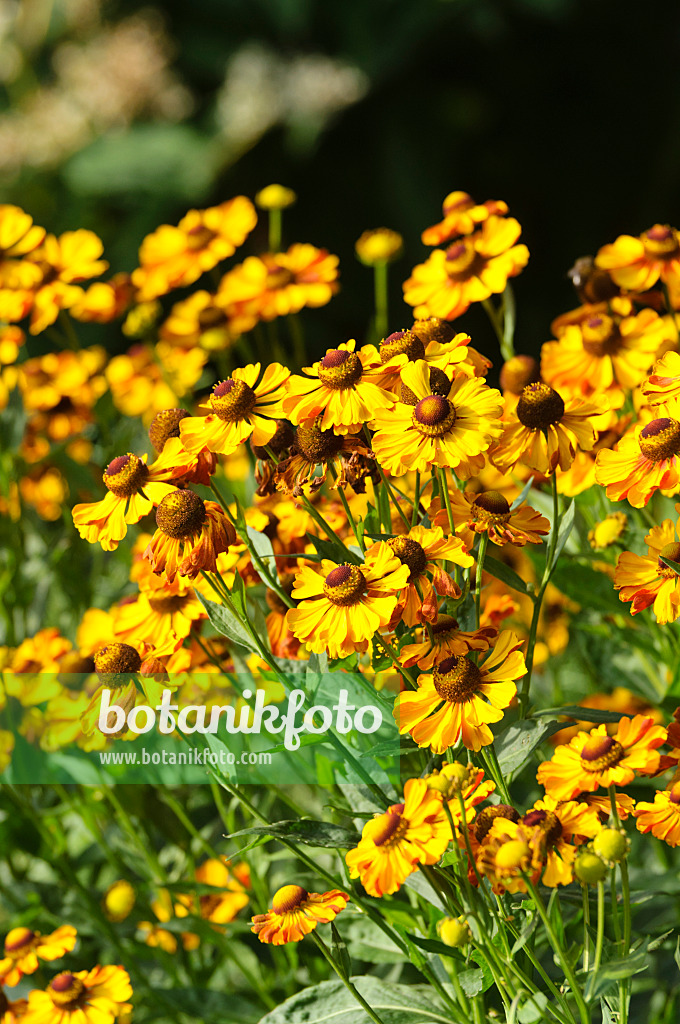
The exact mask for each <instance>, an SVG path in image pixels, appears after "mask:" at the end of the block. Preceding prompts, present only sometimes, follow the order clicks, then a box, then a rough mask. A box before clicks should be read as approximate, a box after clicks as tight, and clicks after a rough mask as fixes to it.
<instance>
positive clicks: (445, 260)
mask: <svg viewBox="0 0 680 1024" xmlns="http://www.w3.org/2000/svg"><path fill="white" fill-rule="evenodd" d="M521 231H522V229H521V227H520V225H519V223H518V221H516V220H515V219H514V217H507V218H506V217H498V216H491V217H489V218H488V219H487V220H485V221H484V222H483V224H482V227H481V230H479V231H476V232H475V233H474V234H472V235H467V236H465V237H463V238H460V239H459V240H458V241H456V242H454V243H453V244H452V245H450V246H449V248H448V249H435V250H434V252H433V253H432V254H431V255H430V256H429V257H428V259H427V260H426V262H425V263H421V264H419V265H418V266H416V267H414V268H413V272H412V275H411V277H410V278H409V279H408V280H407V281H405V282H404V301H405V302H407V303H408V304H409V306H415V315H416V316H417V317H428V316H437V317H442V318H443V319H444V320H455V319H456V317H459V316H462V314H463V313H464V312H465V311H466V310H467V309H468V307H469V306H470V304H471V303H472V302H483V301H484V299H488V298H489V296H490V295H494V294H498V293H500V292H502V291H503V289H504V288H505V286H506V284H507V281H508V278H509V277H515V276H516V275H517V274H519V272H520V270H522V268H523V267H524V266H526V264H527V261H528V259H529V250H528V249H527V247H526V246H525V245H515V242H516V241H517V239H518V238H519V236H520V234H521Z"/></svg>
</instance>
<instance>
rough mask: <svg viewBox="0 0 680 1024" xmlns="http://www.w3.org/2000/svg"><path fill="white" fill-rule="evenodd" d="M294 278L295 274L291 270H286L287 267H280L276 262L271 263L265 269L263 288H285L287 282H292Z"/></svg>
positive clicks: (272, 289)
mask: <svg viewBox="0 0 680 1024" xmlns="http://www.w3.org/2000/svg"><path fill="white" fill-rule="evenodd" d="M294 280H295V275H294V274H293V273H292V271H290V270H288V268H287V267H280V266H279V265H278V264H277V263H273V264H272V266H271V267H270V268H269V270H268V271H267V277H266V278H265V288H267V289H268V290H269V291H273V292H275V291H278V290H279V289H280V288H287V287H288V285H289V284H292V283H293V281H294Z"/></svg>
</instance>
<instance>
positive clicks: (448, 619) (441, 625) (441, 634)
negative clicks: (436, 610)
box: [432, 615, 458, 640]
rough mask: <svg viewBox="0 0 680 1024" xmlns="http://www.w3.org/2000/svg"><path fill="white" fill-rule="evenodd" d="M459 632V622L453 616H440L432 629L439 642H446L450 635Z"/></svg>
mask: <svg viewBox="0 0 680 1024" xmlns="http://www.w3.org/2000/svg"><path fill="white" fill-rule="evenodd" d="M457 632H458V620H457V619H454V617H453V615H440V616H439V618H438V619H437V621H436V622H435V624H434V626H433V627H432V633H433V635H434V636H436V637H437V639H438V640H445V639H446V638H447V637H448V636H449V635H450V634H453V633H457Z"/></svg>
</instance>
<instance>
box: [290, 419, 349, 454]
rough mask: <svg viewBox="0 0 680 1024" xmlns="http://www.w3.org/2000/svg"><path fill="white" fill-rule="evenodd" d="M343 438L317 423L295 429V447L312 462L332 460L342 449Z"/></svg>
mask: <svg viewBox="0 0 680 1024" xmlns="http://www.w3.org/2000/svg"><path fill="white" fill-rule="evenodd" d="M342 445H343V439H342V437H341V436H340V434H336V433H334V432H333V431H332V430H319V428H318V427H317V426H316V424H315V423H313V424H312V425H311V426H300V427H298V428H297V430H296V431H295V448H296V449H297V450H298V451H299V453H300V455H302V457H303V458H304V459H305V460H306V461H307V462H311V463H315V464H316V463H319V462H330V460H331V459H334V458H335V456H336V455H338V454H339V452H340V451H341V450H342Z"/></svg>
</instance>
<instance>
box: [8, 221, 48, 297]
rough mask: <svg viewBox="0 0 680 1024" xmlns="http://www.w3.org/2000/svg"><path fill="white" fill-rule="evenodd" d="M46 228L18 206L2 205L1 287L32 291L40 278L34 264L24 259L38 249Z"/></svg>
mask: <svg viewBox="0 0 680 1024" xmlns="http://www.w3.org/2000/svg"><path fill="white" fill-rule="evenodd" d="M44 238H45V229H44V228H40V227H38V225H37V224H34V223H33V218H32V217H31V216H30V215H29V214H28V213H25V212H24V211H23V210H22V209H20V207H18V206H11V205H9V204H7V203H3V204H2V205H0V288H17V289H20V288H31V287H32V286H33V285H34V284H36V282H37V281H38V280H39V279H40V272H39V271H38V270H37V268H36V266H35V264H33V263H29V262H27V261H26V260H22V258H21V257H22V256H27V255H28V254H29V253H31V252H33V250H34V249H37V248H38V246H39V245H41V244H42V242H43V239H44Z"/></svg>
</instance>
